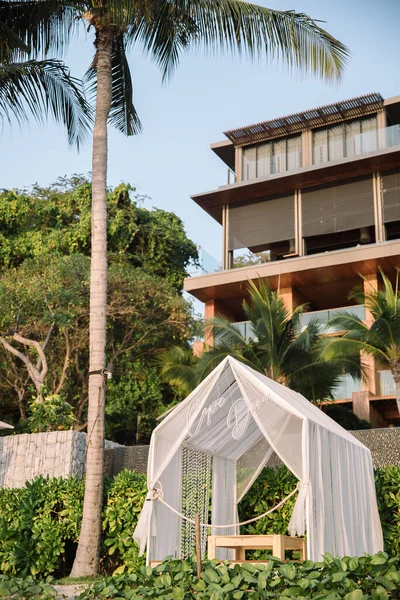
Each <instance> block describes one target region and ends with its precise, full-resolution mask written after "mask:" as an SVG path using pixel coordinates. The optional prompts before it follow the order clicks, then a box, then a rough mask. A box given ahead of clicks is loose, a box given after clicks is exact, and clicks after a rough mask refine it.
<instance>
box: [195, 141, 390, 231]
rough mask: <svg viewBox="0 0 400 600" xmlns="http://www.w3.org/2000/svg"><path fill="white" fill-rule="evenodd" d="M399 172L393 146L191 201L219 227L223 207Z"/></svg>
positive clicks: (223, 189) (227, 188) (245, 183)
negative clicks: (378, 174) (294, 191)
mask: <svg viewBox="0 0 400 600" xmlns="http://www.w3.org/2000/svg"><path fill="white" fill-rule="evenodd" d="M398 168H400V146H395V147H393V148H386V149H384V150H378V151H376V152H371V153H369V154H364V155H359V156H355V157H352V158H347V159H346V158H345V159H341V160H339V161H334V162H330V163H326V164H324V165H322V166H307V167H302V168H300V169H297V170H296V171H292V172H290V173H287V174H282V173H278V174H276V175H270V176H269V177H268V178H265V179H261V178H260V179H254V180H252V181H240V182H238V183H233V184H231V185H225V186H222V187H220V188H218V189H217V190H213V191H211V192H205V193H202V194H196V195H194V196H191V198H192V199H193V200H194V201H195V202H196V203H197V204H198V205H199V206H201V208H203V210H205V211H206V212H208V214H209V215H211V216H212V217H213V218H214V219H215V220H216V221H218V223H222V206H224V205H235V204H239V203H247V204H248V203H250V202H259V201H261V200H267V199H268V198H274V197H277V196H282V195H285V194H289V193H292V192H293V190H295V189H302V190H304V189H308V188H312V187H316V186H319V185H327V184H334V183H336V182H339V181H345V180H347V179H353V178H356V177H362V176H365V175H370V174H371V173H374V172H375V171H388V170H391V169H398Z"/></svg>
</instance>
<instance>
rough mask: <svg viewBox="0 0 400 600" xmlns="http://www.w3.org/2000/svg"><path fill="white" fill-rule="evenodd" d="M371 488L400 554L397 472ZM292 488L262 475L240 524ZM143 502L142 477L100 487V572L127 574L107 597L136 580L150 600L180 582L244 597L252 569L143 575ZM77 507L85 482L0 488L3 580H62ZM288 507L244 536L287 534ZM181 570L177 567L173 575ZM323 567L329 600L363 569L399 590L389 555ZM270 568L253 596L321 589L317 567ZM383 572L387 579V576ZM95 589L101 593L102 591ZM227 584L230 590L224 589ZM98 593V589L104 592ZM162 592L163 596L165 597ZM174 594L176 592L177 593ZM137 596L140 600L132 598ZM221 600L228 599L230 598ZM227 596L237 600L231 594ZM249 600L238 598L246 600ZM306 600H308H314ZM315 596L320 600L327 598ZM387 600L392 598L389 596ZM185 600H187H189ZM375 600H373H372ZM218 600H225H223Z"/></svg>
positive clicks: (127, 476)
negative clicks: (137, 535) (139, 527)
mask: <svg viewBox="0 0 400 600" xmlns="http://www.w3.org/2000/svg"><path fill="white" fill-rule="evenodd" d="M375 483H376V489H377V497H378V507H379V512H380V517H381V522H382V528H383V533H384V541H385V550H386V552H387V553H388V554H389V555H391V556H395V555H399V551H400V546H399V540H400V491H399V490H400V468H399V467H386V468H384V469H379V470H377V471H376V472H375ZM295 484H296V479H295V477H294V476H293V475H292V474H291V473H290V472H289V470H288V469H287V468H286V467H282V468H281V469H276V470H274V469H264V470H263V472H262V473H261V475H260V476H259V478H258V479H257V480H256V482H255V484H254V485H253V486H252V488H251V489H250V491H249V492H248V494H247V495H246V496H245V497H244V499H243V500H242V501H241V502H240V504H239V511H240V512H239V517H240V519H247V518H251V517H253V516H257V515H259V514H261V513H262V512H264V511H265V510H267V509H268V508H270V507H272V506H274V505H276V504H277V503H278V502H279V501H280V500H281V499H282V498H283V497H284V496H286V495H287V494H288V493H289V492H290V491H291V490H292V489H293V488H294V486H295ZM145 495H146V478H145V476H144V475H139V474H136V473H134V472H131V471H123V472H121V473H120V474H119V475H118V476H117V477H115V478H114V479H113V481H112V482H111V481H108V480H107V481H106V490H105V493H104V504H103V517H102V550H101V570H102V573H103V574H111V573H115V574H122V573H123V574H129V576H127V578H125V579H118V580H114V579H112V580H107V586H108V585H109V586H111V587H110V590H111V592H110V594H111V593H114V592H115V589H118V590H120V591H121V590H124V589H125V588H126V589H128V588H129V590H130V593H133V592H132V587H131V586H132V583H134V582H136V581H139V580H141V581H142V583H141V585H145V581H144V580H146V581H147V580H148V581H149V582H151V585H152V586H153V587H152V590H153V591H152V593H153V595H154V597H158V596H157V595H156V594H155V592H156V591H158V592H159V594H160V597H161V594H162V593H165V594H166V593H170V594H172V593H173V589H174V587H176V586H177V585H179V586H180V585H181V582H182V581H184V582H185V585H186V584H187V585H189V584H190V586H192V587H191V589H192V590H193V592H192V593H194V592H198V593H199V594H201V593H210V590H211V591H212V593H217V594H218V593H220V592H221V590H220V588H221V589H222V590H223V593H224V594H228V593H232V594H234V593H237V592H238V591H243V593H246V592H245V590H246V589H247V588H246V587H242V586H244V585H245V584H246V585H247V584H248V583H249V582H251V581H252V578H253V577H254V573H255V572H256V569H255V568H254V567H252V566H251V565H245V566H244V567H243V569H239V568H237V567H235V570H231V569H227V568H226V567H222V566H220V567H219V568H218V570H215V568H214V566H213V565H212V564H211V563H207V565H205V567H204V572H203V575H202V578H201V579H200V580H195V579H193V577H192V565H191V564H190V563H178V562H173V563H170V564H169V565H167V564H165V565H164V566H163V567H162V569H158V570H156V571H155V572H152V571H151V570H146V571H144V570H143V569H142V568H141V567H142V566H143V563H144V559H143V557H142V558H139V556H138V547H137V545H136V544H135V543H134V541H133V538H132V533H133V530H134V528H135V525H136V522H137V519H138V517H139V514H140V511H141V509H142V505H143V501H144V498H145ZM82 501H83V482H79V481H77V480H76V479H74V478H67V479H61V478H58V479H45V478H43V477H39V478H37V479H35V480H34V481H33V482H32V483H28V484H27V485H26V487H25V488H24V489H4V488H3V489H0V571H1V572H3V573H5V574H7V575H13V576H21V575H24V576H25V575H28V574H30V575H31V576H34V577H39V578H43V577H46V576H48V575H49V574H53V575H58V576H60V575H64V574H66V573H67V572H68V569H69V567H70V565H71V564H72V561H73V557H74V553H75V549H76V544H77V536H78V533H79V527H80V520H81V515H82ZM293 504H294V501H293V499H290V500H289V501H288V502H286V503H285V505H284V506H282V507H281V508H280V509H279V510H277V511H275V512H273V513H271V514H270V515H268V516H267V517H265V518H263V519H261V520H259V521H257V523H256V524H252V525H248V526H247V527H246V528H245V529H243V533H245V532H247V533H254V534H268V533H281V534H286V533H287V526H288V523H289V519H290V516H291V512H292V508H293ZM252 556H253V558H256V559H262V558H265V557H266V553H265V552H262V551H255V552H253V553H252ZM296 557H297V555H296V554H295V553H293V558H296ZM179 564H180V565H181V567H179V568H178V565H179ZM325 564H326V569H327V572H326V576H328V575H329V577H330V578H331V579H330V581H331V584H332V586H333V585H334V586H336V588H332V591H330V592H329V593H333V590H336V592H337V593H341V592H340V591H338V590H341V591H342V592H343V593H344V586H346V585H349V584H348V583H346V580H347V579H348V578H349V577H350V579H351V580H353V579H354V580H357V578H360V575H361V573H362V572H364V571H363V570H364V569H366V568H367V566H368V569H369V572H370V573H371V575H372V576H373V577H375V578H376V577H382V578H384V579H380V580H379V581H377V580H375V581H376V585H379V586H381V587H382V588H383V589H386V590H387V591H388V590H389V592H390V593H392V591H391V590H390V587H391V586H392V584H395V585H399V582H400V574H399V575H396V574H394V571H396V570H397V571H399V569H400V567H397V568H396V569H394V570H393V568H392V565H393V564H394V563H393V562H391V563H390V562H388V559H387V556H386V555H384V554H380V555H377V556H376V557H374V558H373V559H371V560H367V561H366V559H365V558H364V557H359V558H356V557H353V558H349V557H347V558H344V559H343V561H336V560H335V559H333V558H332V557H326V559H325ZM275 566H276V568H277V569H278V568H279V574H278V576H277V577H275V578H273V577H272V571H271V570H263V571H262V574H261V573H259V575H258V579H257V582H256V586H257V587H256V588H255V591H256V590H258V591H265V590H269V591H271V589H272V590H275V588H276V590H278V591H279V593H282V594H283V595H284V596H285V595H288V591H287V590H286V588H285V586H286V587H287V586H288V584H289V583H290V586H289V590H291V591H290V593H294V591H293V589H292V588H300V590H301V593H300V592H299V591H297V593H298V594H299V597H302V594H303V592H304V596H305V597H307V593H311V591H312V592H313V593H314V592H316V590H318V589H319V588H318V585H317V584H318V583H320V582H321V581H322V580H323V579H324V578H323V577H322V574H321V571H320V569H321V568H322V565H321V564H317V565H316V564H314V563H312V562H311V561H306V562H305V563H304V564H303V566H302V570H301V571H299V570H297V569H296V567H295V566H294V564H292V563H287V564H286V565H281V564H280V562H278V561H277V562H276V563H275ZM328 567H329V569H330V570H329V569H328ZM388 569H389V575H388V574H387V570H388ZM135 578H139V579H135ZM331 584H330V585H331ZM99 585H100V586H103V584H99ZM146 585H147V584H146ZM232 585H233V586H234V588H233V589H232V587H230V586H232ZM120 586H121V587H120ZM385 586H386V587H385ZM387 586H389V587H387ZM153 588H154V589H153ZM270 588H271V589H270ZM99 589H102V590H103V589H104V587H101V588H98V590H99ZM329 589H331V588H329ZM167 590H169V591H168V592H167ZM285 590H286V591H285ZM148 591H149V590H148ZM255 591H254V593H255ZM350 591H351V590H350V589H346V590H345V593H349V592H350ZM336 592H335V593H336ZM96 593H97V592H96ZM124 593H125V592H124ZM126 593H128V591H126ZM135 593H136V592H135ZM178 593H179V592H177V591H176V592H175V594H178ZM252 593H253V592H252ZM274 593H275V591H274ZM321 593H322V592H321ZM289 595H290V594H289ZM87 597H88V598H93V597H94V596H90V595H89V596H87ZM110 597H114V596H112V595H111V596H110ZM122 597H123V598H125V597H126V598H129V596H123V595H122ZM132 597H133V598H134V597H135V596H132ZM141 597H142V596H140V595H139V596H138V598H141ZM150 597H152V596H150ZM199 597H200V598H201V597H202V596H201V595H200V596H199ZM226 597H227V598H229V596H226ZM231 597H232V598H236V596H234V595H232V596H231ZM250 597H251V596H244V598H250ZM265 597H266V598H268V597H272V598H273V597H275V596H273V595H272V596H268V595H267V596H265ZM277 597H278V598H279V597H280V596H279V595H278V596H277ZM310 597H311V598H313V596H310ZM317 597H318V598H319V597H320V598H325V595H322V596H317ZM340 597H341V598H342V597H343V596H340ZM389 597H390V596H389ZM392 597H395V596H394V595H392ZM96 598H97V596H96ZM166 598H170V600H171V597H168V596H166ZM184 598H185V600H186V599H187V598H191V596H185V597H184ZM204 598H207V599H208V598H209V596H207V595H205V596H204ZM217 598H218V596H217ZM371 598H374V596H371ZM379 598H380V597H379V596H376V600H379ZM382 598H386V596H382ZM218 600H221V599H220V598H218ZM223 600H225V596H224V597H223Z"/></svg>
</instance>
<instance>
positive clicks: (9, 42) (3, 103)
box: [0, 0, 91, 149]
mask: <svg viewBox="0 0 400 600" xmlns="http://www.w3.org/2000/svg"><path fill="white" fill-rule="evenodd" d="M37 4H38V3H37V2H33V1H29V0H27V1H26V2H13V1H7V0H3V1H2V2H1V3H0V30H1V39H0V116H1V117H2V119H3V120H7V121H8V122H9V123H11V122H12V120H13V119H14V120H16V121H17V123H19V124H20V125H22V124H23V123H26V122H27V121H28V119H29V117H33V118H34V119H36V121H38V122H39V123H40V124H42V123H43V121H44V119H45V118H46V117H47V116H48V115H52V116H53V117H54V119H55V120H56V121H58V122H60V123H63V124H64V125H65V127H66V129H67V132H68V140H69V143H70V144H71V145H75V146H76V147H77V148H78V149H79V146H80V145H81V143H82V141H83V140H84V139H85V138H86V137H87V135H88V133H89V130H90V123H91V119H90V113H91V111H90V108H89V105H88V104H87V103H86V101H85V98H84V95H83V90H82V83H81V82H80V81H79V80H78V79H75V78H73V77H71V75H70V74H69V70H68V69H67V67H66V66H65V65H64V64H63V63H62V62H61V61H59V60H55V59H51V60H31V59H30V56H29V55H30V54H31V53H32V54H33V55H37V53H38V51H39V49H40V47H42V49H44V48H45V47H46V44H47V43H48V41H49V36H50V30H49V28H48V26H47V27H46V24H45V21H46V19H48V22H49V20H50V19H52V20H53V22H56V21H58V23H59V24H60V23H61V19H63V20H65V19H66V17H67V11H66V9H65V8H64V9H63V8H62V7H61V4H60V3H58V10H57V11H55V10H54V9H55V6H56V3H55V2H52V3H42V4H43V7H41V10H40V11H38V8H37ZM35 5H36V6H35ZM65 25H66V23H65Z"/></svg>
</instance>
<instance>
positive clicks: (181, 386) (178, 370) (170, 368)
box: [156, 346, 200, 396]
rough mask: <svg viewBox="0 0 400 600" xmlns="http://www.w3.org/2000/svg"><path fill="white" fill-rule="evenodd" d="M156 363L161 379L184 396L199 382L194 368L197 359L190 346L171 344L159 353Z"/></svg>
mask: <svg viewBox="0 0 400 600" xmlns="http://www.w3.org/2000/svg"><path fill="white" fill-rule="evenodd" d="M156 363H157V364H158V366H159V367H160V372H161V377H162V378H163V380H164V381H166V382H167V383H169V384H170V385H172V386H174V387H176V388H177V389H178V391H179V392H181V393H182V395H184V396H188V395H189V394H190V392H191V391H192V390H194V389H195V387H196V386H197V385H198V384H199V383H200V381H199V376H198V371H197V370H196V364H197V359H196V357H195V356H194V354H193V351H192V349H191V348H181V347H179V346H173V347H172V348H169V349H168V350H166V351H165V352H162V353H161V354H159V355H158V357H157V359H156Z"/></svg>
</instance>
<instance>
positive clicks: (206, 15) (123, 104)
mask: <svg viewBox="0 0 400 600" xmlns="http://www.w3.org/2000/svg"><path fill="white" fill-rule="evenodd" d="M42 1H43V0H42ZM80 6H81V7H82V6H83V8H78V9H77V10H78V13H79V14H80V16H81V19H82V20H83V21H84V22H85V25H86V27H87V29H88V30H89V31H93V32H94V45H95V56H94V59H93V62H92V65H91V67H90V69H89V72H88V79H89V81H90V82H91V85H92V90H93V92H94V93H95V103H96V117H95V125H94V133H93V158H92V180H93V188H92V262H91V298H90V364H89V375H90V378H89V408H88V449H87V464H86V488H85V499H84V510H83V520H82V529H81V535H80V539H79V545H78V551H77V555H76V559H75V563H74V566H73V569H72V575H74V576H80V575H92V574H94V573H96V572H97V567H98V556H99V541H100V520H101V499H102V464H103V445H104V401H105V379H104V369H105V365H106V358H105V346H106V295H107V248H106V232H107V214H106V185H107V124H108V123H109V124H111V125H114V126H115V127H117V128H118V129H119V130H120V131H121V132H123V133H124V134H126V135H132V134H135V133H138V132H139V131H140V130H141V124H140V120H139V117H138V115H137V113H136V110H135V108H134V105H133V85H132V79H131V74H130V69H129V66H128V61H127V55H126V52H127V50H129V49H130V48H131V47H132V46H136V47H138V46H139V47H141V48H142V49H143V50H144V52H145V53H146V54H148V55H149V56H150V57H151V58H152V59H153V60H154V61H155V62H156V63H157V64H158V65H159V66H160V68H161V71H162V76H163V78H164V79H165V78H167V77H168V76H169V75H170V74H171V73H172V71H173V69H174V68H175V67H176V66H177V65H178V62H179V58H180V55H181V53H182V52H183V51H185V50H189V49H191V48H194V49H198V48H199V47H205V48H207V49H211V50H214V51H215V50H217V49H219V50H222V51H225V52H228V53H232V52H235V51H236V52H238V53H239V54H240V53H242V54H245V55H248V56H250V57H257V56H258V57H259V56H264V57H266V58H268V59H270V58H274V57H276V58H278V59H281V60H282V61H283V62H285V63H286V64H288V65H289V67H291V68H293V69H298V70H302V71H303V72H305V73H308V72H311V73H314V74H316V75H317V76H319V77H321V78H323V79H327V80H330V81H332V80H335V79H336V80H337V79H339V78H340V75H341V73H342V70H343V68H344V65H345V62H346V59H347V56H348V51H347V49H346V47H345V46H344V45H343V44H341V43H340V42H339V41H338V40H336V39H335V38H334V37H332V36H331V35H329V33H327V32H326V31H324V30H323V29H322V28H321V27H320V26H319V25H317V23H316V22H315V21H313V20H312V19H311V18H310V17H308V16H307V15H305V14H297V13H295V12H293V11H289V12H282V11H274V10H270V9H267V8H263V7H260V6H257V5H254V4H251V3H249V2H245V1H243V0H105V1H104V2H98V1H97V0H83V1H82V2H81V3H80Z"/></svg>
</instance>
